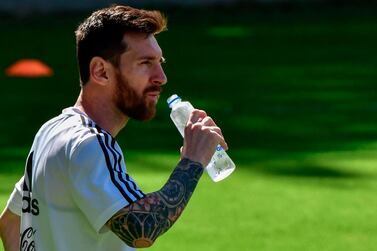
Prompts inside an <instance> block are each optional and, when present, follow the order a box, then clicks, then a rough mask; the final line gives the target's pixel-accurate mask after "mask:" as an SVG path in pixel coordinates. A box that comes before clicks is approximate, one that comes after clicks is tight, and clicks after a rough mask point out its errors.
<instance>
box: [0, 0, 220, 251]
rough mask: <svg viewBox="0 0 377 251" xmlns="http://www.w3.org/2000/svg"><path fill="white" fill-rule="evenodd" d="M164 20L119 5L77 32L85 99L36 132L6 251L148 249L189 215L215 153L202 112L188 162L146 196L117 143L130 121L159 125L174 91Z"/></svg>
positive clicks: (215, 134)
mask: <svg viewBox="0 0 377 251" xmlns="http://www.w3.org/2000/svg"><path fill="white" fill-rule="evenodd" d="M165 26H166V20H165V18H164V17H163V16H162V15H161V14H160V13H159V12H157V11H145V10H140V9H134V8H131V7H127V6H112V7H110V8H106V9H101V10H99V11H96V12H94V13H93V14H92V15H91V16H90V17H89V18H87V19H86V20H85V21H84V22H83V23H82V24H81V25H80V26H79V27H78V29H77V31H76V40H77V59H78V65H79V70H80V81H81V92H80V95H79V97H78V100H77V102H76V104H75V105H74V107H70V108H67V109H64V110H63V112H62V114H61V115H59V116H57V117H55V118H53V119H51V120H50V121H48V122H47V123H45V124H44V125H43V126H42V127H41V129H40V130H39V132H38V133H37V135H36V137H35V139H34V142H33V145H32V147H31V150H30V153H29V156H28V158H27V161H26V167H25V173H24V176H23V177H22V178H21V180H20V181H19V182H18V183H17V184H16V186H15V189H14V191H13V193H12V195H11V197H10V199H9V201H8V204H7V207H6V208H5V210H4V212H3V214H2V216H1V221H0V230H1V231H0V233H1V237H2V240H3V243H4V246H5V250H7V251H8V250H10V251H13V250H20V249H21V250H37V251H53V250H64V251H67V250H72V251H74V250H132V248H131V247H136V248H137V247H149V246H151V245H152V244H153V242H154V241H155V240H156V238H157V237H159V236H160V235H162V234H163V233H164V232H166V231H167V230H168V229H169V228H170V227H171V226H172V225H173V224H174V223H175V222H176V220H177V219H178V217H179V216H180V214H181V213H182V211H183V209H184V208H185V207H186V205H187V203H188V201H189V199H190V197H191V195H192V193H193V191H194V189H195V187H196V185H197V182H198V181H199V179H200V177H201V175H202V173H203V166H206V165H207V164H208V163H209V161H210V159H211V156H212V155H213V153H214V150H215V147H216V145H217V144H221V145H222V146H223V147H224V148H227V145H226V143H225V141H224V138H223V136H222V134H221V131H220V129H219V128H218V127H217V126H216V124H215V123H214V122H213V120H212V119H211V118H210V117H208V116H207V115H206V113H205V112H204V111H201V110H194V111H193V112H192V114H191V116H190V119H189V122H188V123H187V125H186V128H185V140H184V144H183V147H182V149H181V160H180V161H179V163H178V164H177V166H176V167H175V169H174V171H173V172H172V174H171V176H170V178H169V179H168V181H167V182H166V184H165V185H164V186H163V187H162V188H161V189H160V190H158V191H156V192H153V193H150V194H144V193H143V192H142V191H141V190H140V188H139V187H138V186H137V185H136V183H135V181H134V180H133V179H132V178H131V177H130V176H129V175H128V174H127V172H126V167H125V163H124V158H123V154H122V151H121V149H120V147H119V145H118V144H117V142H116V141H115V139H114V137H115V136H116V135H117V134H118V133H119V131H120V130H121V129H122V128H123V127H124V126H125V125H126V123H127V121H128V120H129V119H130V118H133V119H138V120H149V119H151V118H152V117H153V116H154V114H155V111H156V103H157V100H158V98H159V95H160V92H161V87H162V86H163V85H164V84H165V83H166V82H167V79H166V76H165V74H164V71H163V69H162V67H161V63H163V62H164V58H163V56H162V51H161V49H160V47H159V45H158V43H157V41H156V39H155V36H154V35H155V34H157V33H159V32H161V31H163V30H164V29H165Z"/></svg>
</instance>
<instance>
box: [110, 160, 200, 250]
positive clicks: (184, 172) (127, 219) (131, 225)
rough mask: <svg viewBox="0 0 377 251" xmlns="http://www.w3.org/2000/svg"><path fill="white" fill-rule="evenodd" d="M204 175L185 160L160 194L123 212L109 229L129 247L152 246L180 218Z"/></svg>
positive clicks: (148, 196)
mask: <svg viewBox="0 0 377 251" xmlns="http://www.w3.org/2000/svg"><path fill="white" fill-rule="evenodd" d="M202 174H203V167H202V165H201V164H200V163H197V162H193V161H191V160H189V159H182V160H181V161H180V162H179V163H178V165H177V167H176V168H175V170H174V171H173V173H172V174H171V176H170V178H169V180H168V181H167V183H166V184H165V185H164V186H163V187H162V188H161V190H159V191H157V192H153V193H150V194H147V195H146V196H145V197H144V198H142V199H141V200H138V201H136V202H134V203H132V204H131V205H129V206H127V207H125V208H123V209H122V210H120V211H119V212H118V213H117V214H116V215H114V216H113V217H112V218H111V219H110V220H109V221H108V222H107V226H108V227H109V228H110V229H111V230H112V231H113V232H114V233H115V234H116V235H117V236H118V237H119V238H121V239H122V240H123V241H124V242H125V243H126V244H127V245H128V246H131V247H139V248H140V247H149V246H151V245H152V244H153V242H154V241H155V240H156V239H157V237H158V236H160V235H162V234H163V233H165V232H166V231H167V230H168V229H169V228H170V227H171V226H172V225H173V224H174V222H175V221H176V220H177V219H178V217H179V216H180V215H181V213H182V211H183V209H184V208H185V207H186V205H187V203H188V201H189V199H190V198H191V195H192V193H193V192H194V190H195V187H196V185H197V184H198V181H199V179H200V177H201V176H202Z"/></svg>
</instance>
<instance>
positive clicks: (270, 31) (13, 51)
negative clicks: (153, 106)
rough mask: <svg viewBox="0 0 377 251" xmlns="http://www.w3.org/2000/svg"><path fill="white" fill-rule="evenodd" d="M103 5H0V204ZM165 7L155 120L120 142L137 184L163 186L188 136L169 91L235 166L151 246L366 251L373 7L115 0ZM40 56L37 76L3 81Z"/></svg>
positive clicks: (372, 202)
mask: <svg viewBox="0 0 377 251" xmlns="http://www.w3.org/2000/svg"><path fill="white" fill-rule="evenodd" d="M112 3H115V2H114V1H109V0H97V1H89V0H85V1H84V0H83V1H73V0H65V1H60V0H59V1H58V0H55V1H54V0H50V1H47V0H35V1H31V0H18V1H13V0H1V1H0V13H1V14H0V28H1V35H0V36H1V39H0V52H1V53H0V55H1V56H0V69H1V72H0V85H1V92H0V114H1V119H0V133H1V135H0V206H1V207H2V208H3V207H4V206H5V204H6V201H7V198H8V196H9V194H10V192H11V191H12V189H13V186H14V183H15V182H16V181H17V180H18V179H19V177H20V176H21V175H22V173H23V166H24V162H25V158H26V156H27V153H28V150H29V148H30V146H31V144H32V141H33V137H34V135H35V133H36V132H37V130H38V129H39V127H40V126H41V125H42V124H43V123H44V122H45V121H47V120H48V119H50V118H52V117H53V116H56V115H57V114H59V113H60V112H61V110H62V109H63V108H65V107H68V106H71V105H73V104H74V102H75V101H76V98H77V95H78V93H79V91H80V87H79V76H78V70H77V66H76V61H75V38H74V30H75V29H76V27H77V26H78V24H79V23H80V22H81V21H82V20H83V19H84V18H86V17H87V16H88V15H90V13H91V12H92V11H94V10H95V9H98V8H101V7H106V6H109V5H110V4H112ZM116 3H122V4H127V5H131V6H134V7H142V8H147V9H159V10H161V11H162V12H164V13H165V14H166V15H167V16H168V19H169V24H168V31H167V32H164V33H161V34H159V35H158V37H157V38H158V41H159V44H160V46H161V47H162V49H163V52H164V57H165V58H166V59H167V64H165V65H164V69H165V71H166V74H167V76H168V80H169V82H168V84H167V85H166V86H165V88H164V91H163V93H162V96H161V98H160V102H159V104H158V111H157V115H156V117H155V119H154V120H152V121H151V122H137V121H130V122H129V123H128V125H127V127H126V128H125V129H124V130H123V131H122V132H121V133H120V134H119V136H118V137H117V140H118V142H119V144H120V146H121V147H122V148H123V151H124V155H125V159H126V164H127V168H128V171H129V172H130V173H131V175H132V176H133V177H134V178H135V179H136V181H137V182H138V184H139V185H140V186H141V187H142V189H144V192H151V191H154V190H156V189H158V188H159V187H160V186H161V185H163V184H164V182H165V181H166V179H167V178H168V176H169V174H170V173H171V171H172V169H173V168H174V166H175V164H176V163H177V161H178V158H179V147H180V146H181V144H182V139H181V137H180V135H179V133H178V132H177V130H176V129H175V127H174V125H173V124H172V122H171V120H170V118H169V113H170V111H169V108H168V107H167V105H166V102H165V100H166V99H167V98H168V97H169V96H170V95H171V94H173V93H177V94H178V95H180V96H181V97H182V98H183V99H185V100H189V101H190V102H191V103H192V104H193V105H194V106H195V107H197V108H201V109H204V110H206V111H207V113H208V114H209V115H210V116H211V117H213V118H214V119H215V121H216V122H217V124H218V125H219V126H220V127H221V128H222V130H223V133H224V135H225V136H226V139H227V142H228V144H229V148H230V149H229V151H228V153H229V155H230V156H231V157H232V159H233V160H234V162H235V163H236V165H237V169H236V171H235V173H234V174H232V175H231V176H230V177H229V178H227V179H226V180H224V181H222V182H220V183H213V182H212V181H210V179H209V178H208V177H207V176H204V177H203V179H202V181H201V183H200V184H199V186H198V188H197V191H196V193H195V195H194V196H193V198H192V202H191V203H190V204H189V206H188V208H187V210H186V211H185V213H184V214H183V215H182V219H181V220H180V221H178V222H177V224H176V225H175V226H174V227H173V228H172V229H171V230H170V231H169V232H168V233H167V234H166V235H164V236H162V237H161V238H160V239H159V240H158V241H157V242H156V244H155V246H154V247H152V248H151V250H259V251H264V250H313V251H314V250H316V251H317V250H319V249H321V250H334V251H335V250H360V251H361V250H374V249H375V247H376V246H377V240H376V238H375V236H376V234H377V219H376V216H375V209H376V207H377V200H376V198H375V192H374V191H375V190H376V189H377V184H376V177H377V168H376V165H377V155H376V152H377V116H376V112H377V92H376V86H375V85H376V79H377V71H376V67H377V47H376V46H375V45H376V44H377V16H376V14H375V13H376V10H377V3H375V2H374V1H341V0H337V1H321V0H306V1H305V0H301V1H300V0H296V1H294V0H291V1H289V0H255V1H253V0H249V1H237V0H234V1H232V0H217V1H216V0H191V1H178V0H165V1H164V0H160V1H158V0H149V1H148V0H139V1H117V2H116ZM20 59H38V60H40V61H41V62H43V63H44V64H46V65H47V66H49V67H50V68H51V70H52V72H50V73H52V74H49V76H44V77H35V76H34V77H15V76H9V75H10V74H9V69H10V68H9V67H10V66H12V65H13V64H14V63H16V62H17V61H18V60H20Z"/></svg>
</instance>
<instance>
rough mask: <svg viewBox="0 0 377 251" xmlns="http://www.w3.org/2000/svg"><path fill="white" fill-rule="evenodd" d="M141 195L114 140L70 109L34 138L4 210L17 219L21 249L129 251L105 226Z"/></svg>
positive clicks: (48, 123) (142, 195) (52, 120)
mask: <svg viewBox="0 0 377 251" xmlns="http://www.w3.org/2000/svg"><path fill="white" fill-rule="evenodd" d="M144 196H145V195H144V194H143V192H142V191H141V190H140V189H139V187H138V186H137V185H136V183H135V182H134V180H133V179H132V178H131V177H130V176H129V175H128V174H127V172H126V166H125V163H124V158H123V154H122V151H121V149H120V147H119V145H118V144H117V142H116V141H115V139H114V138H112V137H111V135H110V134H109V133H108V132H106V131H104V130H103V129H101V128H99V127H98V126H97V125H96V124H95V123H94V122H93V121H92V120H91V119H90V118H89V117H88V116H87V115H86V114H85V113H83V112H81V111H80V110H78V109H77V108H73V107H71V108H67V109H65V110H63V113H62V114H61V115H60V116H58V117H55V118H53V119H51V120H50V121H48V122H47V123H46V124H44V125H43V126H42V127H41V129H40V130H39V132H38V133H37V135H36V137H35V139H34V142H33V146H32V148H31V150H30V153H29V156H28V160H27V163H26V168H25V174H24V177H22V178H21V179H20V181H19V182H18V183H17V184H16V186H15V189H14V191H13V193H12V195H11V197H10V199H9V201H8V208H9V209H10V210H11V211H12V212H14V213H16V214H18V215H20V216H21V227H20V228H21V229H20V231H21V232H20V238H21V239H20V245H21V250H36V251H55V250H56V251H68V250H69V251H76V250H77V251H101V250H106V251H108V250H111V251H118V250H122V251H130V250H134V249H132V248H130V247H128V246H126V245H125V244H124V242H123V241H122V240H120V239H119V238H118V237H117V236H116V235H115V234H114V233H113V232H111V231H110V230H109V229H108V228H107V227H106V226H104V225H105V223H106V222H107V221H108V220H109V219H110V218H111V217H112V216H113V215H114V214H115V213H116V212H118V211H119V210H120V209H121V208H123V207H125V206H127V205H128V204H130V203H132V202H134V201H136V200H139V199H141V198H143V197H144ZM32 247H34V249H32ZM29 248H30V249H29Z"/></svg>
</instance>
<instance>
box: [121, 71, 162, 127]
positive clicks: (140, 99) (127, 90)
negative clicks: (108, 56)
mask: <svg viewBox="0 0 377 251" xmlns="http://www.w3.org/2000/svg"><path fill="white" fill-rule="evenodd" d="M116 78H117V83H116V91H115V94H114V101H115V105H116V106H117V108H118V109H119V110H120V111H121V112H122V113H123V114H124V115H126V116H127V117H130V118H133V119H136V120H141V121H145V120H150V119H152V118H153V117H154V115H155V114H156V104H155V103H154V102H148V100H147V99H146V94H147V93H148V92H151V91H153V92H155V91H158V92H161V91H162V88H161V86H157V85H153V86H150V87H147V88H145V89H144V91H143V94H142V96H139V95H138V94H137V92H136V91H135V90H134V89H133V88H132V87H131V86H130V85H129V83H128V81H127V80H126V79H124V78H123V77H122V75H121V74H120V72H117V73H116Z"/></svg>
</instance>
